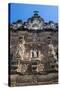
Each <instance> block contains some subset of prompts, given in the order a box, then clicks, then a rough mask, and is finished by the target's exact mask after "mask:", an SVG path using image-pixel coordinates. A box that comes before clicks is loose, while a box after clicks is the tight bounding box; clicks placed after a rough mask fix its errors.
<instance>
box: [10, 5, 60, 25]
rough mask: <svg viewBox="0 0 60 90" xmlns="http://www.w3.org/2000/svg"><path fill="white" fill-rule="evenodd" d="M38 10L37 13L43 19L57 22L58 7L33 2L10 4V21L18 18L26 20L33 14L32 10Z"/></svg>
mask: <svg viewBox="0 0 60 90" xmlns="http://www.w3.org/2000/svg"><path fill="white" fill-rule="evenodd" d="M35 10H37V11H39V15H40V16H41V17H42V18H43V19H44V20H45V21H47V22H48V21H54V22H58V7H57V6H47V5H34V4H18V3H11V4H10V23H12V22H16V21H17V20H18V19H22V20H23V21H26V20H27V19H28V18H29V17H31V16H32V15H33V11H35Z"/></svg>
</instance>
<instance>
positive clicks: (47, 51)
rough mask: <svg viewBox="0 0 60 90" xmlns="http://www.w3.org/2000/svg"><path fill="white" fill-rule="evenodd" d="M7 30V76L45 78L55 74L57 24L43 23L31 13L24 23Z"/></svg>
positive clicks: (56, 63)
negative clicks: (8, 59) (38, 76)
mask: <svg viewBox="0 0 60 90" xmlns="http://www.w3.org/2000/svg"><path fill="white" fill-rule="evenodd" d="M9 29H10V47H9V48H10V74H11V76H12V75H13V74H17V75H45V74H48V73H53V72H54V73H55V72H56V73H57V72H58V23H55V22H53V21H49V22H45V21H44V19H43V18H42V17H41V16H40V15H39V14H38V11H34V14H33V16H32V17H30V18H28V19H27V21H26V22H22V20H18V21H17V22H15V23H12V24H11V25H10V27H9Z"/></svg>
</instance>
